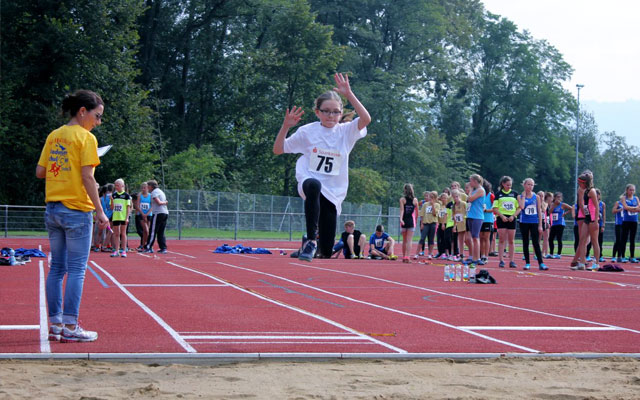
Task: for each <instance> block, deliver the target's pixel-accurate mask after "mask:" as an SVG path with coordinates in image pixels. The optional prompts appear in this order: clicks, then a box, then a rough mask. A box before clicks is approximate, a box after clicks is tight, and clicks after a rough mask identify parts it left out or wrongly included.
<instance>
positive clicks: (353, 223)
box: [344, 220, 356, 228]
mask: <svg viewBox="0 0 640 400" xmlns="http://www.w3.org/2000/svg"><path fill="white" fill-rule="evenodd" d="M347 226H350V227H351V228H355V227H356V223H355V222H353V221H351V220H349V221H347V222H345V223H344V227H345V228H346V227H347Z"/></svg>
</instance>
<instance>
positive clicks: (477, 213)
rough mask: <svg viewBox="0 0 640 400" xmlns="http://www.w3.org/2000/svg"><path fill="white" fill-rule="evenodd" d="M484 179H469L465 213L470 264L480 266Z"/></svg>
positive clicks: (475, 175)
mask: <svg viewBox="0 0 640 400" xmlns="http://www.w3.org/2000/svg"><path fill="white" fill-rule="evenodd" d="M483 182H484V179H482V177H481V176H480V175H478V174H473V175H471V176H470V177H469V186H470V193H469V197H468V198H467V200H468V204H469V207H468V209H469V211H468V212H467V225H468V226H469V235H470V236H471V248H470V249H469V253H470V255H471V257H470V258H471V262H472V263H474V264H480V230H481V229H482V224H483V223H484V208H485V195H486V193H485V191H484V187H483V186H482V183H483Z"/></svg>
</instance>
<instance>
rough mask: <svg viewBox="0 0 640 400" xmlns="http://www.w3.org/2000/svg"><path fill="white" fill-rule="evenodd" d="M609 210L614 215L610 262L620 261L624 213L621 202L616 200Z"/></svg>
mask: <svg viewBox="0 0 640 400" xmlns="http://www.w3.org/2000/svg"><path fill="white" fill-rule="evenodd" d="M611 212H612V213H613V215H614V216H615V220H616V222H615V228H614V229H615V231H614V232H615V238H616V239H615V242H613V254H611V261H612V262H622V252H621V251H620V246H622V221H623V217H622V214H623V213H624V208H622V203H621V202H620V201H616V204H614V205H613V209H611Z"/></svg>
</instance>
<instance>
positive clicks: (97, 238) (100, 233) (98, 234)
mask: <svg viewBox="0 0 640 400" xmlns="http://www.w3.org/2000/svg"><path fill="white" fill-rule="evenodd" d="M106 192H107V187H106V186H100V187H99V188H98V197H99V198H100V203H101V204H102V196H104V194H105V193H106ZM94 214H95V212H94ZM106 232H108V230H107V229H101V228H100V224H98V221H97V219H96V218H95V215H94V233H95V235H94V237H93V247H92V248H91V250H93V251H100V250H101V248H102V242H103V240H104V237H105V233H106Z"/></svg>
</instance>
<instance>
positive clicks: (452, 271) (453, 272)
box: [449, 264, 456, 282]
mask: <svg viewBox="0 0 640 400" xmlns="http://www.w3.org/2000/svg"><path fill="white" fill-rule="evenodd" d="M455 280H456V266H455V265H453V264H451V265H450V266H449V282H453V281H455Z"/></svg>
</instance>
